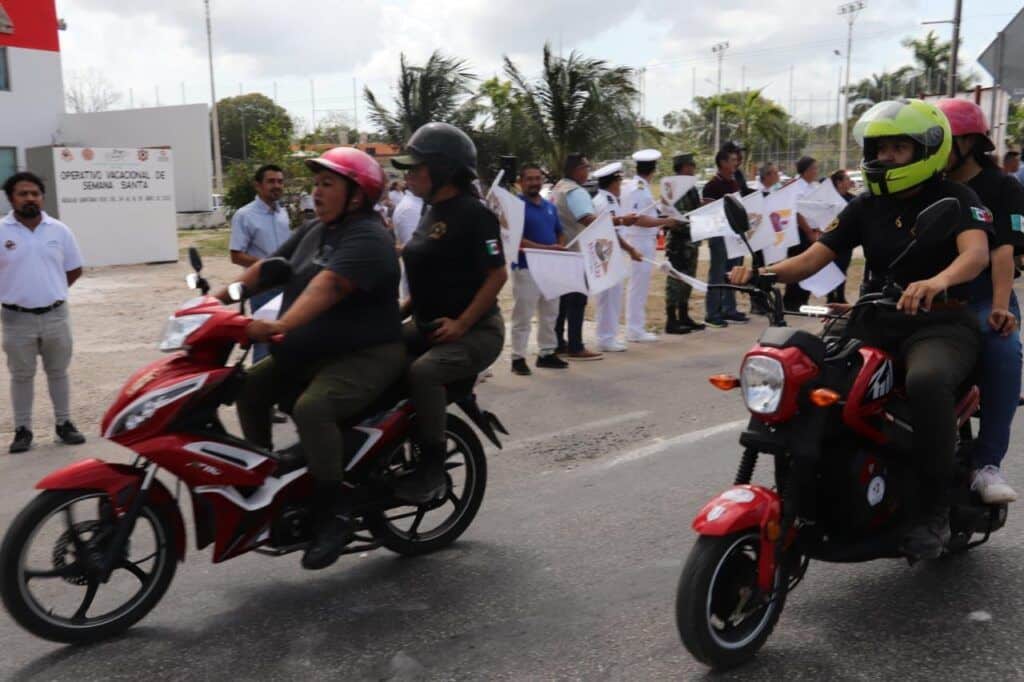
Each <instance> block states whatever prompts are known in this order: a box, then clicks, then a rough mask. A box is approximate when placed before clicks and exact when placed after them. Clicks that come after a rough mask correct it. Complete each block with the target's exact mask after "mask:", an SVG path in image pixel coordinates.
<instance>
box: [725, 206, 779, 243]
mask: <svg viewBox="0 0 1024 682" xmlns="http://www.w3.org/2000/svg"><path fill="white" fill-rule="evenodd" d="M740 203H742V204H743V208H745V209H747V221H748V222H749V223H750V229H749V230H747V234H746V237H747V242H748V243H749V244H750V248H751V250H753V251H754V252H755V253H756V252H758V251H761V250H762V249H764V248H766V247H770V246H772V245H773V243H774V233H773V232H772V228H771V224H770V223H769V221H768V220H767V218H766V216H765V213H764V195H763V194H761V193H760V192H752V193H751V194H748V195H747V196H745V197H742V198H741V199H740ZM725 250H726V255H728V257H729V258H743V257H745V256H746V255H747V254H748V253H749V251H748V250H747V247H746V245H745V244H744V243H743V240H742V239H740V237H739V235H737V234H736V233H735V232H733V231H732V228H729V232H728V234H726V235H725Z"/></svg>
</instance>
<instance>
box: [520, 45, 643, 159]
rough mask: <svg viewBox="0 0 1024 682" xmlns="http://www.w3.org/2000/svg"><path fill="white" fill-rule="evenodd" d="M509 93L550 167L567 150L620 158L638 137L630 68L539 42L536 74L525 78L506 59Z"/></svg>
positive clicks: (629, 149) (533, 140) (567, 151)
mask: <svg viewBox="0 0 1024 682" xmlns="http://www.w3.org/2000/svg"><path fill="white" fill-rule="evenodd" d="M505 74H506V75H507V76H508V78H509V79H510V80H511V82H512V85H511V93H512V95H513V97H514V98H516V100H517V102H518V104H519V106H521V107H522V110H523V111H524V112H525V113H526V118H525V128H524V129H525V131H526V132H527V134H529V136H530V138H531V139H532V145H533V147H534V148H535V149H536V150H537V153H538V154H540V155H541V157H542V158H541V159H539V160H542V161H543V162H545V163H546V164H547V166H548V168H549V169H551V170H552V171H556V172H557V170H558V169H560V168H561V166H562V162H563V160H564V159H565V156H566V155H567V154H568V153H570V152H577V151H578V152H583V153H585V154H588V155H590V156H593V157H595V158H601V157H604V158H614V157H622V156H623V155H625V154H626V153H627V152H628V151H631V150H632V148H633V146H634V144H635V142H636V140H637V122H636V117H635V114H634V112H633V103H634V102H635V101H636V97H637V94H638V93H637V90H636V87H635V86H634V83H633V70H632V69H630V68H627V67H624V66H611V65H609V64H608V63H607V62H606V61H604V60H601V59H590V58H587V57H584V56H583V55H581V54H580V53H579V52H576V51H575V50H574V51H573V52H572V53H570V54H569V56H568V57H565V58H562V57H559V56H556V55H554V54H552V52H551V46H550V45H548V44H545V45H544V60H543V68H542V70H541V74H540V76H539V77H538V78H536V79H532V80H531V79H529V78H527V77H526V76H525V75H524V74H523V73H522V71H521V70H520V69H519V67H518V66H516V65H515V64H514V63H513V62H512V60H511V59H509V58H508V57H507V56H506V57H505Z"/></svg>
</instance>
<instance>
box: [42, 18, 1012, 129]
mask: <svg viewBox="0 0 1024 682" xmlns="http://www.w3.org/2000/svg"><path fill="white" fill-rule="evenodd" d="M210 4H211V6H212V14H213V30H214V67H215V70H216V85H217V95H218V97H223V96H227V95H233V94H238V92H239V91H240V90H241V91H243V92H263V93H265V94H267V95H268V96H274V93H275V87H276V93H277V100H278V102H279V103H280V104H281V105H283V106H285V107H287V108H288V109H289V110H290V111H291V112H292V113H293V114H294V115H295V116H297V117H300V118H301V119H303V120H304V121H305V122H306V123H307V124H308V121H309V120H310V119H311V118H312V116H313V115H314V111H315V115H316V117H317V119H318V120H319V119H320V118H321V117H323V116H325V115H328V114H330V113H331V112H335V113H339V114H344V115H347V116H350V117H351V116H353V115H358V116H360V118H364V117H365V105H364V104H363V101H362V96H361V91H362V87H363V86H364V85H369V86H370V87H371V88H372V89H373V90H374V91H375V92H376V93H377V95H378V96H383V98H384V99H386V100H390V96H391V92H392V89H393V85H392V84H393V81H394V78H395V75H396V73H397V70H398V56H399V53H400V52H405V53H406V54H407V55H408V57H409V58H410V60H411V61H413V62H414V63H415V62H416V61H418V60H422V59H424V58H425V57H426V56H427V55H429V54H430V52H431V51H432V50H434V49H436V48H441V49H442V50H444V51H445V52H447V53H449V54H453V55H457V56H460V57H463V58H465V59H467V60H468V61H469V63H470V64H471V65H472V67H473V69H474V71H475V72H476V73H477V74H478V75H479V76H481V77H483V78H487V77H490V76H492V75H494V74H496V73H499V72H500V69H501V66H500V65H501V59H502V56H503V55H508V56H510V57H511V58H512V59H513V60H514V61H516V62H517V63H519V64H521V65H522V67H523V68H524V69H525V70H526V71H527V72H535V71H536V69H537V67H538V64H539V60H540V53H541V49H542V46H543V44H544V43H545V41H547V42H550V43H551V45H552V46H553V48H554V49H555V50H559V49H561V50H562V52H563V53H565V54H568V52H569V51H570V50H573V49H576V50H580V51H581V52H583V53H585V54H586V55H588V56H594V57H600V58H604V59H607V60H609V61H610V62H613V63H616V64H624V65H628V66H632V67H637V68H640V67H646V71H645V73H646V76H645V78H644V85H645V90H646V92H647V95H646V97H645V107H646V113H647V116H648V118H651V119H653V120H655V121H660V119H661V117H662V116H663V115H664V114H665V113H667V112H669V111H672V110H676V109H679V108H684V107H687V106H689V105H690V102H691V97H692V95H693V93H694V92H695V93H696V94H697V95H698V96H699V95H708V94H711V93H713V92H714V90H715V84H714V81H715V78H716V75H717V63H716V59H715V56H714V55H713V54H712V52H711V47H712V46H713V45H715V44H716V43H719V42H722V41H728V43H729V48H728V50H727V51H726V52H725V58H724V61H723V67H722V84H723V87H724V88H726V89H733V88H739V87H741V86H743V85H745V86H747V87H763V88H765V92H766V94H767V95H768V96H769V97H772V98H773V99H775V100H776V101H778V102H779V103H780V104H782V105H783V106H786V107H788V106H789V104H790V102H791V101H792V102H793V106H794V110H795V113H796V115H797V116H798V117H799V118H801V119H803V120H808V121H811V122H817V123H822V122H825V121H833V120H835V118H836V112H837V109H836V107H837V105H836V91H837V83H838V78H839V74H840V66H841V62H842V60H841V59H840V58H839V57H837V56H836V55H835V54H833V50H835V49H839V50H843V51H845V49H846V30H847V26H846V21H845V19H844V18H843V17H840V16H839V15H838V14H837V8H838V6H839V5H840V4H841V3H839V2H833V1H830V0H825V1H822V0H761V1H760V2H755V1H752V0H719V1H718V2H701V3H697V2H692V3H691V2H680V1H679V0H672V1H670V0H626V1H625V2H608V1H607V0H590V1H588V2H584V1H582V0H561V2H551V0H517V1H516V2H486V1H484V0H370V1H369V2H368V1H366V0H285V1H282V0H211V2H210ZM963 4H964V9H963V16H964V19H963V25H962V28H961V32H962V36H963V41H964V42H963V47H962V50H961V58H962V59H963V60H964V61H965V63H966V64H967V65H968V66H969V67H970V68H972V69H973V70H974V71H976V72H977V73H979V74H980V75H981V76H982V77H983V78H984V79H985V80H986V81H987V80H988V76H987V75H986V74H985V73H984V72H983V70H982V69H981V68H980V67H979V66H978V65H977V64H976V63H975V62H974V60H975V58H976V57H977V56H978V55H980V53H981V52H982V51H983V50H984V48H985V47H986V46H987V45H988V44H989V42H991V41H992V39H993V38H994V36H995V34H996V32H997V31H998V30H999V29H1000V28H1002V27H1003V26H1004V25H1005V24H1006V23H1008V22H1009V21H1010V19H1012V17H1013V15H1014V14H1015V13H1016V12H1017V11H1018V10H1019V9H1020V8H1021V4H1022V3H1021V2H1020V0H985V1H984V2H982V1H981V0H965V2H964V3H963ZM953 5H954V1H953V0H866V7H865V9H864V10H863V11H862V12H860V14H859V15H858V17H857V21H856V24H855V26H854V45H853V62H852V75H851V78H852V79H853V80H857V79H859V78H862V77H866V76H868V75H870V74H871V73H872V72H879V71H882V70H884V69H886V68H895V67H897V66H900V65H902V64H905V63H908V62H909V61H910V55H909V53H908V51H907V50H906V49H905V48H903V47H902V46H901V45H900V40H901V39H902V38H903V37H906V36H915V37H920V36H923V35H924V34H925V33H926V32H927V30H928V28H934V29H935V30H936V31H937V32H938V33H939V35H940V36H941V37H942V38H943V39H948V37H949V35H950V31H951V27H950V26H949V25H948V24H943V25H937V26H933V27H926V26H922V25H921V22H922V21H923V20H934V19H948V18H950V16H951V15H952V12H953ZM57 8H58V13H59V15H60V16H61V17H63V18H64V19H65V20H66V22H67V24H68V30H67V31H65V32H63V33H62V34H61V46H62V51H63V63H64V71H65V76H66V77H70V78H73V77H74V73H75V72H76V71H83V70H88V69H95V70H98V71H101V72H102V73H103V74H104V75H105V76H106V77H107V78H108V79H109V81H110V82H111V83H112V84H113V85H114V86H115V88H117V89H118V90H120V91H122V92H123V93H124V98H123V102H122V105H123V106H127V105H128V103H129V91H130V93H131V101H132V102H133V103H134V104H135V105H136V106H152V105H154V104H156V102H157V98H158V97H159V102H160V103H161V104H179V103H181V102H182V101H187V102H199V101H209V77H208V72H207V59H206V37H205V24H204V18H203V17H204V15H203V3H202V0H57ZM791 73H792V74H794V75H793V80H792V86H791V85H790V74H791ZM311 81H312V85H311ZM353 81H355V82H356V83H357V84H358V89H359V91H360V97H359V101H358V103H357V104H358V109H356V108H355V107H354V104H355V103H354V98H353ZM314 93H315V108H314V101H313V96H314Z"/></svg>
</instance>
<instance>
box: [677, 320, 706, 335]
mask: <svg viewBox="0 0 1024 682" xmlns="http://www.w3.org/2000/svg"><path fill="white" fill-rule="evenodd" d="M679 324H681V325H683V326H684V327H689V328H690V331H693V332H702V331H704V330H705V329H707V325H705V324H701V323H700V322H698V321H697V320H695V319H693V318H692V317H684V318H683V319H681V320H679Z"/></svg>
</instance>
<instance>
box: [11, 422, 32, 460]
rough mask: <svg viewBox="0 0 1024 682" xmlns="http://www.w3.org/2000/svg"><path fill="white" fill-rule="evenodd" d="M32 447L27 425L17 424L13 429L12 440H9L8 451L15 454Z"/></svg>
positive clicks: (30, 434)
mask: <svg viewBox="0 0 1024 682" xmlns="http://www.w3.org/2000/svg"><path fill="white" fill-rule="evenodd" d="M31 447H32V432H31V431H29V430H28V427H25V426H19V427H18V428H17V429H16V430H15V431H14V440H13V441H11V449H10V453H11V454H12V455H15V454H17V453H19V452H28V451H29V448H31Z"/></svg>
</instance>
